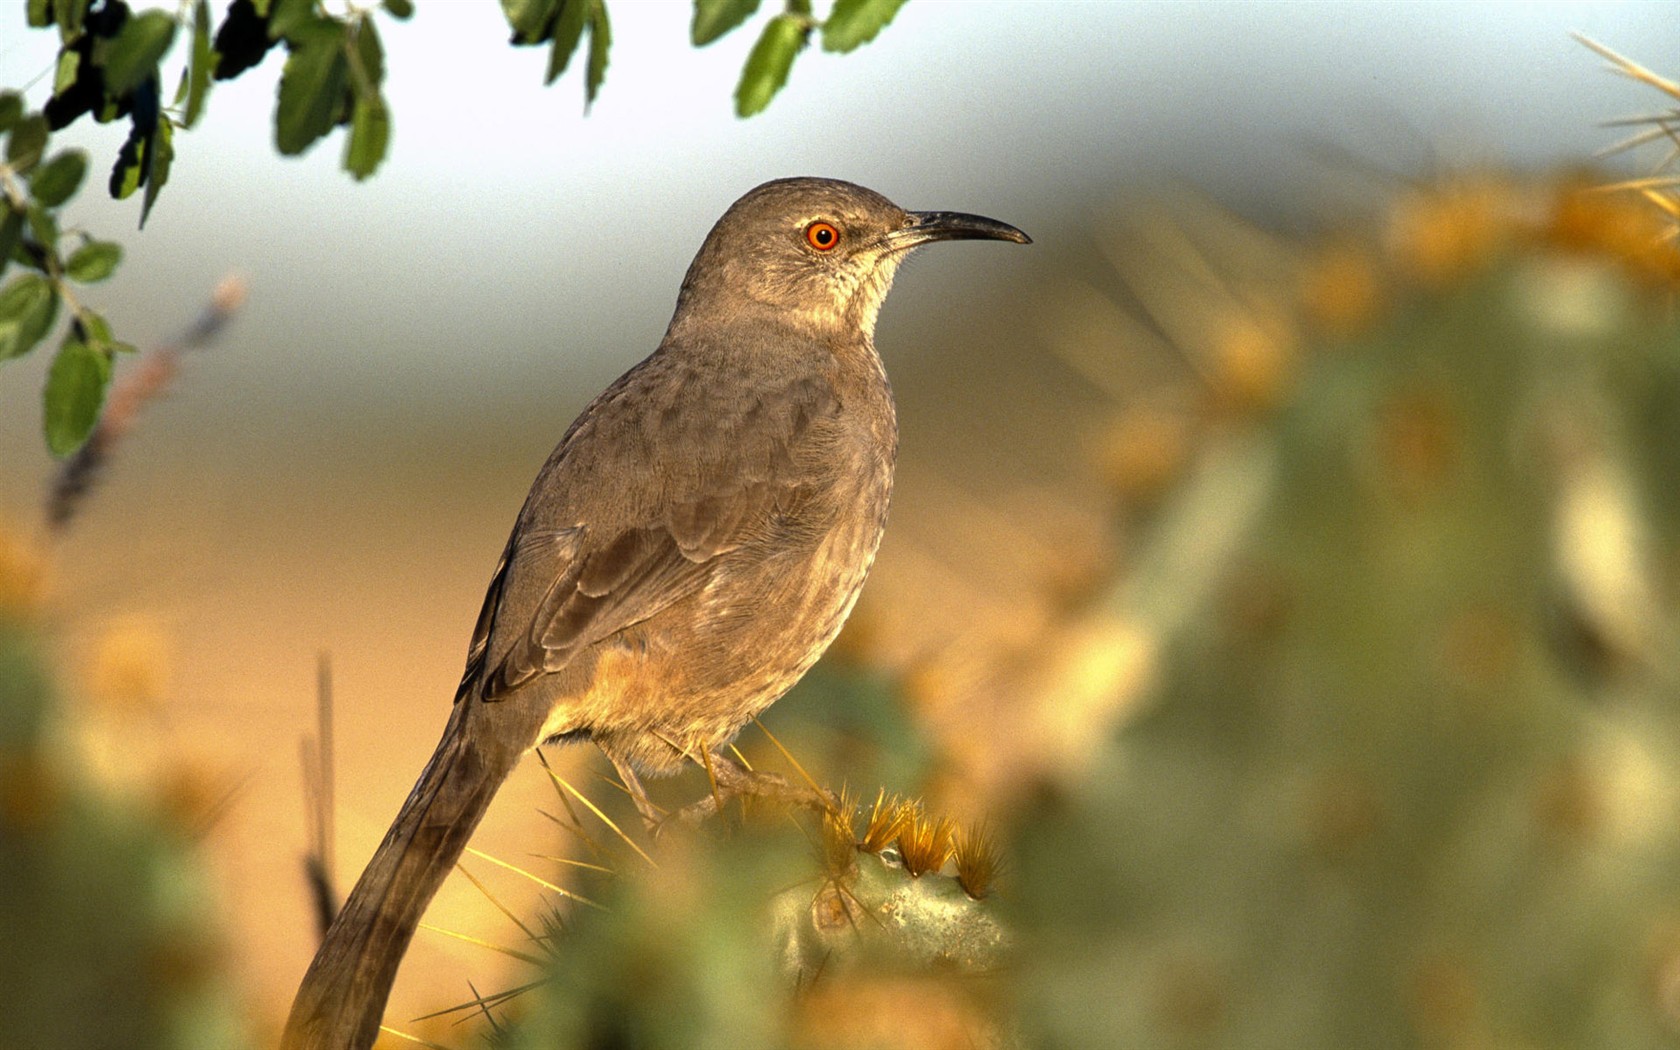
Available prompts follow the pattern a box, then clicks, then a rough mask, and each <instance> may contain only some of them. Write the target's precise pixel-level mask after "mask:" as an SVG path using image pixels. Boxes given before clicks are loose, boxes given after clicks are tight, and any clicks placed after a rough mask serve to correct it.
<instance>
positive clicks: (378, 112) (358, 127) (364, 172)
mask: <svg viewBox="0 0 1680 1050" xmlns="http://www.w3.org/2000/svg"><path fill="white" fill-rule="evenodd" d="M390 142H391V112H390V110H388V109H386V107H385V100H384V99H382V98H380V97H379V96H378V95H367V96H363V97H360V98H358V99H356V109H355V113H354V115H353V116H351V118H350V138H349V139H348V141H346V142H345V144H344V170H345V171H348V172H349V173H350V174H352V175H354V176H355V177H356V180H357V181H358V182H359V181H361V180H362V179H365V178H367V177H368V176H369V175H372V174H373V173H374V171H375V170H377V169H378V167H379V162H380V161H382V160H384V159H385V149H386V147H387V146H389V145H390Z"/></svg>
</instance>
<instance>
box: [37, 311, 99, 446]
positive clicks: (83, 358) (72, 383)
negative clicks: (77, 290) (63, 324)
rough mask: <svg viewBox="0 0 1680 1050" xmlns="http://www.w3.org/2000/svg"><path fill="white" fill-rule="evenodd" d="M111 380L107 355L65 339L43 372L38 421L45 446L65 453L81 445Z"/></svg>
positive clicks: (90, 431) (91, 425) (91, 427)
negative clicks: (43, 392) (44, 381)
mask: <svg viewBox="0 0 1680 1050" xmlns="http://www.w3.org/2000/svg"><path fill="white" fill-rule="evenodd" d="M110 382H111V358H110V357H109V356H108V355H107V354H105V353H102V352H101V351H99V350H95V349H94V348H93V347H91V346H89V345H87V344H86V343H84V342H82V341H81V340H80V339H66V340H65V341H64V345H63V346H61V347H59V349H58V356H57V357H55V358H53V363H52V369H51V370H50V371H49V372H48V373H47V390H46V396H45V401H46V404H45V406H44V407H45V412H44V413H43V418H42V422H43V424H44V429H45V430H46V433H47V447H48V448H49V449H51V450H52V453H53V455H55V456H68V455H70V453H72V452H74V451H76V450H77V449H79V448H81V447H82V443H83V442H84V441H86V440H87V438H88V435H89V434H91V433H93V426H94V424H95V423H97V422H99V408H100V406H101V405H103V404H104V403H105V387H106V386H107V385H108V384H109V383H110Z"/></svg>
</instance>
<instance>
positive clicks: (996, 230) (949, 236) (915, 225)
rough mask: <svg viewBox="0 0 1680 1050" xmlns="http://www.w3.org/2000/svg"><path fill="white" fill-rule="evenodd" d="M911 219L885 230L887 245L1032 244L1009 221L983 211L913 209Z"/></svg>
mask: <svg viewBox="0 0 1680 1050" xmlns="http://www.w3.org/2000/svg"><path fill="white" fill-rule="evenodd" d="M910 219H911V223H910V225H909V226H906V227H904V228H903V229H902V230H894V231H893V232H891V233H889V234H887V236H886V242H887V246H888V247H890V248H893V249H895V250H902V249H906V248H914V247H916V246H917V245H918V244H927V243H928V242H930V241H973V240H983V241H1014V242H1015V243H1016V244H1031V243H1032V238H1031V237H1028V236H1027V235H1026V234H1024V233H1022V232H1021V231H1020V230H1017V229H1016V228H1015V227H1013V226H1011V225H1009V224H1008V223H1007V222H998V221H997V220H996V219H988V218H986V217H985V216H983V215H968V214H965V213H963V212H960V211H913V212H911V213H910Z"/></svg>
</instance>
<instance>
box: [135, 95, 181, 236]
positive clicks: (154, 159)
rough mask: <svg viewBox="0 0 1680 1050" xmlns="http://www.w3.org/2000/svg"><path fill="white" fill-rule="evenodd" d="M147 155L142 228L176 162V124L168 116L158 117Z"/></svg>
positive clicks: (141, 211) (142, 203) (144, 226)
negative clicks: (171, 167) (170, 169)
mask: <svg viewBox="0 0 1680 1050" xmlns="http://www.w3.org/2000/svg"><path fill="white" fill-rule="evenodd" d="M146 153H147V157H146V197H145V199H144V201H142V202H141V204H140V228H141V229H145V228H146V217H147V216H149V215H151V214H152V205H154V204H156V203H157V198H158V193H159V192H160V191H162V189H163V186H164V183H166V182H168V181H169V167H170V165H171V164H173V163H174V162H175V125H174V123H173V122H171V121H170V119H169V118H168V117H164V116H160V117H158V122H157V130H156V131H155V132H154V133H153V134H152V141H151V148H149V149H148V150H147V151H146Z"/></svg>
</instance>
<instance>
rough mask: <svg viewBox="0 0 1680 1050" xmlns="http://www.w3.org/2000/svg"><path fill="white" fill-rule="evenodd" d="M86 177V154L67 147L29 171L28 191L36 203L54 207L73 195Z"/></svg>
mask: <svg viewBox="0 0 1680 1050" xmlns="http://www.w3.org/2000/svg"><path fill="white" fill-rule="evenodd" d="M86 177H87V154H86V153H83V152H82V151H81V150H79V149H67V150H64V151H63V152H61V153H59V154H57V155H56V156H54V157H53V159H52V160H49V161H47V162H46V163H45V164H43V165H41V166H40V167H38V168H36V169H35V170H34V171H33V172H31V173H30V176H29V192H30V194H31V195H32V196H33V197H34V198H35V202H36V203H37V204H43V205H45V206H47V207H49V208H56V207H58V206H59V205H60V204H63V203H64V202H65V201H67V200H69V199H70V198H71V197H72V196H74V195H75V193H76V191H77V190H78V189H80V188H81V186H82V179H84V178H86Z"/></svg>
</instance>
